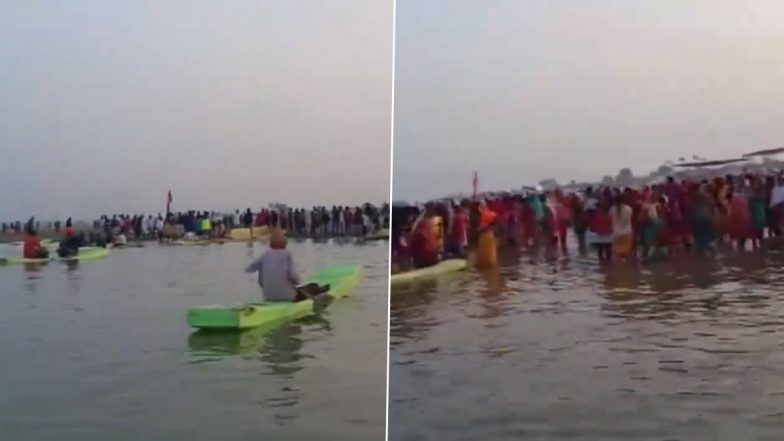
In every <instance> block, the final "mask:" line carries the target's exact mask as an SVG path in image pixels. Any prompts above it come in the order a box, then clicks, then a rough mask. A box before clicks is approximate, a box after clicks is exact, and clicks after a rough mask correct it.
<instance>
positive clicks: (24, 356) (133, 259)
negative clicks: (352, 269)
mask: <svg viewBox="0 0 784 441" xmlns="http://www.w3.org/2000/svg"><path fill="white" fill-rule="evenodd" d="M262 249H263V248H262V246H261V245H258V244H257V245H255V247H253V248H249V247H248V246H247V245H246V244H239V243H233V244H226V245H210V246H207V247H198V246H197V247H159V246H157V245H155V244H149V245H148V246H147V247H145V248H139V249H124V250H116V251H115V252H113V253H112V255H110V256H109V257H108V258H107V259H106V260H103V261H95V262H85V263H82V264H80V265H79V266H75V267H68V266H66V265H64V264H61V263H56V264H51V265H49V266H48V267H44V268H41V269H40V270H33V269H25V268H24V267H21V266H9V267H0V287H2V289H0V291H2V293H1V294H0V391H2V392H1V393H0V439H3V440H54V439H57V440H79V441H85V440H107V439H111V440H139V439H145V440H148V441H149V440H189V441H192V440H217V439H220V440H258V439H289V440H313V439H319V440H344V439H347V438H349V439H383V437H384V423H385V405H386V398H385V380H386V349H385V347H386V338H387V337H386V332H387V325H386V322H387V275H386V274H387V271H388V269H387V268H388V267H387V256H388V251H387V250H388V245H387V243H386V242H378V243H373V244H367V245H342V246H340V245H335V244H313V243H310V242H308V243H301V244H297V243H292V244H290V249H291V250H292V252H293V253H294V255H295V257H296V259H297V260H298V263H299V264H300V265H301V267H302V270H303V273H307V272H308V271H309V270H313V269H315V268H318V267H320V266H322V265H331V264H339V263H361V264H363V265H365V276H364V279H363V282H362V283H361V284H360V286H359V287H358V288H357V290H356V291H355V292H354V294H353V295H352V296H351V297H349V298H346V299H343V300H340V301H338V302H335V303H334V304H332V305H331V307H330V309H329V310H328V311H327V312H326V313H325V314H324V316H323V317H321V318H316V319H311V320H305V321H300V322H297V323H294V324H291V325H289V326H284V327H282V328H280V329H278V330H275V331H272V332H270V333H268V334H265V335H262V336H258V335H253V333H250V334H244V335H243V336H241V337H239V336H237V335H233V336H231V335H230V336H225V337H223V338H217V339H215V338H212V339H207V340H206V341H205V340H204V339H200V338H198V336H191V335H190V334H191V333H192V331H191V330H190V329H189V327H188V326H187V324H186V323H185V311H186V309H187V307H188V306H191V305H198V304H214V303H224V304H232V303H236V302H244V301H250V300H254V299H258V296H259V295H260V294H259V290H258V287H257V286H256V284H255V278H254V276H253V275H249V274H245V273H243V271H242V270H243V269H244V267H245V265H246V264H247V263H248V262H249V261H250V259H251V258H252V256H258V255H259V254H260V252H261V251H262ZM0 253H3V254H5V255H8V254H9V248H7V247H6V249H4V250H0Z"/></svg>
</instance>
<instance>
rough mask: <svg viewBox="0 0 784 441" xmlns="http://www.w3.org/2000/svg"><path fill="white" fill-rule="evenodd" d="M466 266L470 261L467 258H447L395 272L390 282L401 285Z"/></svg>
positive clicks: (434, 276) (393, 284) (392, 284)
mask: <svg viewBox="0 0 784 441" xmlns="http://www.w3.org/2000/svg"><path fill="white" fill-rule="evenodd" d="M466 266H468V262H466V260H465V259H447V260H444V261H442V262H439V263H438V264H437V265H433V266H431V267H427V268H422V269H418V270H413V271H406V272H404V273H400V274H393V275H392V277H390V279H389V283H390V285H391V286H399V285H405V284H408V283H413V282H416V281H418V280H422V279H433V278H436V277H439V276H442V275H444V274H448V273H453V272H456V271H460V270H462V269H465V267H466Z"/></svg>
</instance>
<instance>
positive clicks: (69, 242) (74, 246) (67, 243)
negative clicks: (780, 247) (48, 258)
mask: <svg viewBox="0 0 784 441" xmlns="http://www.w3.org/2000/svg"><path fill="white" fill-rule="evenodd" d="M65 235H66V237H65V239H64V240H63V241H62V242H60V247H58V248H57V255H58V256H60V257H63V258H65V257H74V256H77V255H78V254H79V247H80V246H81V245H82V238H81V237H79V236H77V235H76V234H74V232H73V230H66V233H65Z"/></svg>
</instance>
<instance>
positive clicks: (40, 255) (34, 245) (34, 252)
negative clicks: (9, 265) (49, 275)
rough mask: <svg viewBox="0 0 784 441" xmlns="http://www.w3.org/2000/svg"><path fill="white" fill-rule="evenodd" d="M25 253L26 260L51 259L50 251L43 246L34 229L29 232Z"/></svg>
mask: <svg viewBox="0 0 784 441" xmlns="http://www.w3.org/2000/svg"><path fill="white" fill-rule="evenodd" d="M23 253H24V258H25V259H46V258H47V257H49V250H47V249H46V247H43V246H41V239H39V238H38V233H37V232H36V231H35V230H34V229H32V228H28V230H27V235H26V236H25V240H24V251H23Z"/></svg>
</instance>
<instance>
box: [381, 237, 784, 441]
mask: <svg viewBox="0 0 784 441" xmlns="http://www.w3.org/2000/svg"><path fill="white" fill-rule="evenodd" d="M501 261H502V265H501V267H500V268H499V269H498V270H494V271H488V272H482V273H480V272H477V271H475V270H470V271H467V272H465V273H462V274H458V275H454V276H452V277H447V278H444V279H441V280H439V281H437V282H431V283H426V284H420V285H418V286H415V287H410V288H407V289H403V290H397V289H396V290H393V292H392V310H391V324H390V326H391V327H390V332H391V336H390V338H391V352H390V386H389V387H390V416H389V418H390V419H389V428H390V432H389V435H390V436H389V439H390V440H392V441H398V440H437V439H449V440H476V439H492V440H519V439H526V440H659V441H661V440H676V439H679V440H689V441H695V440H740V439H746V440H752V439H753V440H780V439H782V433H784V306H783V305H784V277H783V276H782V262H784V255H783V254H782V253H780V252H776V251H766V252H761V253H745V254H741V255H739V254H736V253H732V252H728V253H726V254H725V253H722V255H720V256H719V257H718V258H716V259H710V258H695V257H689V258H678V259H673V260H672V261H666V262H659V263H651V264H648V265H645V266H643V267H636V266H633V265H628V264H623V263H619V264H613V265H611V266H608V267H600V266H599V265H598V263H597V262H596V261H595V259H593V258H590V257H588V258H581V257H578V256H572V257H571V258H568V259H563V258H550V259H548V258H545V257H544V256H542V255H540V254H526V253H517V254H509V255H505V256H503V257H502V259H501Z"/></svg>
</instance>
